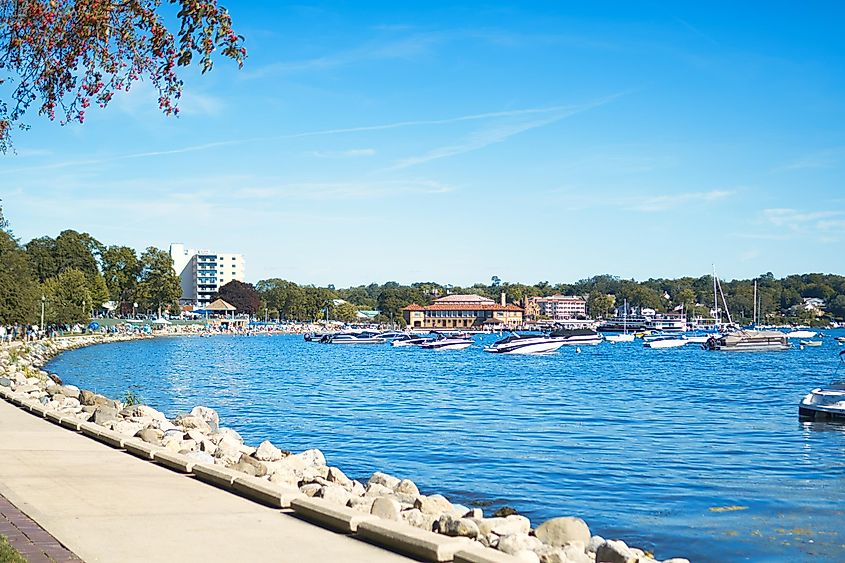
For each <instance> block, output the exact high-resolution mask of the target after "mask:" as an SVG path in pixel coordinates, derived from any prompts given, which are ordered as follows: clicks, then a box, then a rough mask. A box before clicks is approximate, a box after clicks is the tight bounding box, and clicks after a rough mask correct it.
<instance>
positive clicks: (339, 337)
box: [321, 332, 384, 344]
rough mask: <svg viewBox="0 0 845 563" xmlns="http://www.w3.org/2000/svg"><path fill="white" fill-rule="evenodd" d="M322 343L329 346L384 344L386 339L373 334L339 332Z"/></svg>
mask: <svg viewBox="0 0 845 563" xmlns="http://www.w3.org/2000/svg"><path fill="white" fill-rule="evenodd" d="M321 342H325V343H328V344H384V338H379V336H378V335H376V334H375V333H372V332H357V333H356V332H339V333H337V334H332V335H329V336H328V337H326V338H325V339H324V340H321Z"/></svg>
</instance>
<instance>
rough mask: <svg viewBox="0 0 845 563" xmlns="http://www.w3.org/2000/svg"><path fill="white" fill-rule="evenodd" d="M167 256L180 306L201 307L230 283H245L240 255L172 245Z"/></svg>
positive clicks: (179, 244)
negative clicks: (179, 292)
mask: <svg viewBox="0 0 845 563" xmlns="http://www.w3.org/2000/svg"><path fill="white" fill-rule="evenodd" d="M170 257H171V258H172V259H173V269H174V270H175V271H176V275H178V276H179V283H180V285H181V286H182V297H181V298H180V299H179V303H180V304H181V305H192V306H194V307H204V306H206V305H208V304H209V303H210V302H211V298H212V297H213V296H214V294H215V293H217V291H218V290H219V289H220V288H221V287H222V286H224V285H226V284H227V283H229V282H230V281H232V280H237V281H240V282H242V281H245V271H246V267H245V264H244V257H243V254H227V253H221V252H212V251H210V250H194V249H186V248H185V245H184V244H181V243H173V244H171V245H170Z"/></svg>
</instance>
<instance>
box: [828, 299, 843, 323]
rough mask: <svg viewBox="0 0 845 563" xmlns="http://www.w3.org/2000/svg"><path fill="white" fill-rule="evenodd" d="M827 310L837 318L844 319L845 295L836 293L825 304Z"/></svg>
mask: <svg viewBox="0 0 845 563" xmlns="http://www.w3.org/2000/svg"><path fill="white" fill-rule="evenodd" d="M827 310H828V312H829V313H830V314H831V315H833V316H834V317H836V318H838V319H845V295H837V296H836V297H834V298H833V299H831V300H830V303H828V304H827Z"/></svg>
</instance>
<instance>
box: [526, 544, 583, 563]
mask: <svg viewBox="0 0 845 563" xmlns="http://www.w3.org/2000/svg"><path fill="white" fill-rule="evenodd" d="M534 553H536V554H537V557H539V559H540V563H569V560H568V559H567V558H566V554H565V553H564V552H563V549H562V548H559V547H552V546H550V545H543V547H541V548H540V549H537V550H535V551H534ZM584 557H586V554H585V555H584Z"/></svg>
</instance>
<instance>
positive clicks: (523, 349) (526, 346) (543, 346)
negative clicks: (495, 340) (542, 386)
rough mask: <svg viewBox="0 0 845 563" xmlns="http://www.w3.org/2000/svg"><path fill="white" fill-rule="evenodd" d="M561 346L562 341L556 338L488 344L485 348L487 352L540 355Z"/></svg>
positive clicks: (549, 352)
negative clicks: (498, 344) (509, 343)
mask: <svg viewBox="0 0 845 563" xmlns="http://www.w3.org/2000/svg"><path fill="white" fill-rule="evenodd" d="M561 346H563V343H562V342H555V341H554V340H550V341H545V342H533V343H518V344H513V345H508V344H506V345H503V346H499V347H497V346H495V345H493V346H488V347H487V348H485V349H484V351H485V352H490V353H491V354H514V355H539V354H551V353H552V352H555V351H557V350H558V349H559V348H560V347H561Z"/></svg>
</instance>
